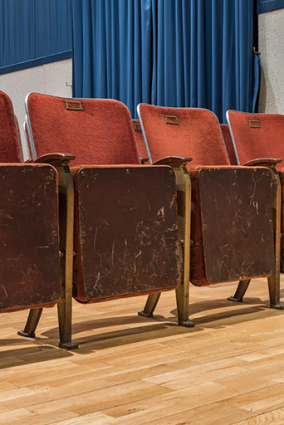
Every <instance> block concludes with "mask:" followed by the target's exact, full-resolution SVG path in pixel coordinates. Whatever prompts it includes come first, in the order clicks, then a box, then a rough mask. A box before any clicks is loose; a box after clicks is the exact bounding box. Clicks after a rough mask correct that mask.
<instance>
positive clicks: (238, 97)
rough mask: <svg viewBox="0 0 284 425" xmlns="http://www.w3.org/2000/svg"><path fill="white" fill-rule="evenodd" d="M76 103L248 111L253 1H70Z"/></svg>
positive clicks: (252, 86) (255, 83) (254, 83)
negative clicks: (95, 100)
mask: <svg viewBox="0 0 284 425" xmlns="http://www.w3.org/2000/svg"><path fill="white" fill-rule="evenodd" d="M73 46H74V73H73V90H74V91H73V94H74V96H76V97H97V98H98V97H100V98H114V99H118V100H120V101H122V102H124V103H126V105H127V106H128V107H129V109H130V111H131V113H132V116H133V117H135V116H136V106H137V104H138V103H140V102H147V103H152V104H154V105H160V106H178V107H183V106H191V107H201V108H208V109H211V110H213V111H214V112H215V113H216V114H217V115H218V117H219V119H220V121H221V122H226V118H225V114H226V111H227V110H228V109H237V110H241V111H248V112H252V111H253V108H254V103H253V93H254V91H255V90H257V88H258V87H259V75H258V74H257V73H256V72H254V55H253V0H230V1H228V0H178V1H177V0H108V1H104V0H73Z"/></svg>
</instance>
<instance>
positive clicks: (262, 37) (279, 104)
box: [259, 9, 284, 114]
mask: <svg viewBox="0 0 284 425" xmlns="http://www.w3.org/2000/svg"><path fill="white" fill-rule="evenodd" d="M259 50H260V51H261V62H262V75H261V78H262V82H261V90H260V112H266V113H278V114H284V9H279V10H274V11H272V12H268V13H261V14H260V15H259Z"/></svg>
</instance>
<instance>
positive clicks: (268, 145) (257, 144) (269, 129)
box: [227, 111, 284, 273]
mask: <svg viewBox="0 0 284 425" xmlns="http://www.w3.org/2000/svg"><path fill="white" fill-rule="evenodd" d="M227 119H228V123H229V127H230V131H231V134H232V139H233V143H234V149H235V153H236V157H237V160H238V163H239V164H244V163H246V162H248V161H251V160H253V159H257V158H279V159H284V147H283V138H284V116H283V115H280V114H249V113H245V112H238V111H228V112H227ZM276 168H277V171H278V173H279V177H280V180H281V188H282V200H283V199H284V164H283V162H282V163H280V164H277V165H276ZM281 215H282V217H281V234H282V237H281V272H282V273H284V238H283V235H284V208H282V210H281Z"/></svg>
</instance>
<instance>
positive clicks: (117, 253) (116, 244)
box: [72, 165, 179, 302]
mask: <svg viewBox="0 0 284 425" xmlns="http://www.w3.org/2000/svg"><path fill="white" fill-rule="evenodd" d="M72 174H73V177H74V182H75V199H76V206H75V212H76V216H75V251H76V253H77V255H76V256H75V264H74V270H75V272H74V283H75V287H76V299H77V300H78V301H81V302H98V301H103V300H106V299H114V298H121V297H124V296H133V295H141V294H149V293H153V292H159V291H161V290H170V289H173V288H175V287H177V285H178V283H179V263H178V234H177V228H176V219H177V217H176V214H177V212H176V188H175V176H174V173H173V171H172V169H171V168H170V167H161V166H159V167H157V166H156V167H155V166H143V167H141V166H123V165H122V166H119V165H118V166H101V167H100V166H97V167H96V166H93V167H87V166H86V167H82V168H81V167H76V168H75V169H73V170H72Z"/></svg>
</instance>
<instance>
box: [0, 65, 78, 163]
mask: <svg viewBox="0 0 284 425" xmlns="http://www.w3.org/2000/svg"><path fill="white" fill-rule="evenodd" d="M66 83H67V84H68V85H71V84H72V59H66V60H63V61H59V62H53V63H50V64H46V65H41V66H36V67H34V68H27V69H24V70H22V71H17V72H11V73H10V74H4V75H0V90H3V91H4V92H6V93H7V94H8V95H9V96H10V98H11V99H12V102H13V106H14V111H15V114H16V115H17V117H18V120H19V126H20V130H21V137H22V139H23V140H24V134H23V126H22V124H23V122H24V120H25V103H24V102H25V97H26V95H27V94H28V93H30V92H38V93H45V94H52V95H55V96H62V97H72V87H70V86H67V85H66ZM24 154H25V159H27V151H26V152H25V153H24Z"/></svg>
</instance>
